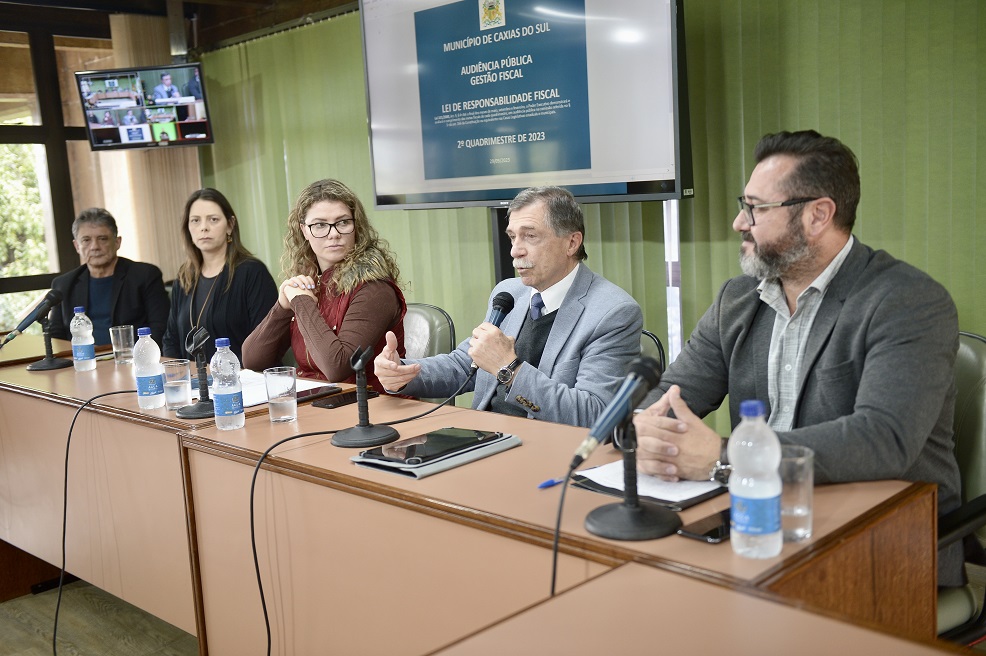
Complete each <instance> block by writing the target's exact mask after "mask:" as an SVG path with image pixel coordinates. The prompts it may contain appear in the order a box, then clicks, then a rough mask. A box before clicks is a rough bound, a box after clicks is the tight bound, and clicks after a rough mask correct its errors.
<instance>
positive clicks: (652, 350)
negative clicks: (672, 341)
mask: <svg viewBox="0 0 986 656" xmlns="http://www.w3.org/2000/svg"><path fill="white" fill-rule="evenodd" d="M640 355H646V356H647V357H649V358H654V359H655V360H657V362H658V363H659V364H660V365H661V373H664V369H665V368H666V367H667V361H666V360H665V357H664V344H662V343H661V340H660V338H658V336H657V335H655V334H654V333H652V332H651V331H649V330H642V331H640Z"/></svg>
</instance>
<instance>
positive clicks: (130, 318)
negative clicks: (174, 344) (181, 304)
mask: <svg viewBox="0 0 986 656" xmlns="http://www.w3.org/2000/svg"><path fill="white" fill-rule="evenodd" d="M51 288H52V289H57V290H59V291H60V292H62V294H63V295H64V298H63V299H62V303H61V305H60V306H59V307H57V308H55V309H54V310H52V312H51V315H50V321H51V325H50V326H49V330H50V332H51V336H52V337H56V338H58V339H72V333H71V332H69V324H70V323H71V321H72V317H74V316H75V307H76V306H77V305H82V306H84V307H89V267H87V266H86V265H82V266H80V267H79V268H77V269H73V270H72V271H69V272H68V273H65V274H62V275H60V276H58V277H57V278H55V280H54V281H53V282H52V283H51ZM168 303H169V302H168V292H167V291H165V289H164V281H163V279H162V276H161V269H159V268H157V267H156V266H154V265H153V264H147V263H146V262H134V261H133V260H128V259H127V258H125V257H121V258H118V259H117V261H116V268H115V269H114V270H113V299H112V302H111V307H112V308H113V321H112V323H111V325H113V326H126V325H131V326H133V327H134V332H135V333H136V330H137V329H138V328H141V327H143V326H147V327H148V328H150V329H151V336H152V337H153V338H154V341H156V342H157V343H158V344H161V343H162V340H163V339H164V329H165V327H166V326H167V325H168Z"/></svg>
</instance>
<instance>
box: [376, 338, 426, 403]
mask: <svg viewBox="0 0 986 656" xmlns="http://www.w3.org/2000/svg"><path fill="white" fill-rule="evenodd" d="M373 373H374V374H376V376H377V378H378V379H379V380H380V384H381V385H383V388H384V389H385V390H386V391H388V392H399V391H400V390H401V389H402V388H403V387H404V386H405V385H407V384H408V383H410V382H411V381H412V380H414V379H415V377H416V376H417V375H418V374H419V373H421V365H420V364H401V358H400V355H398V353H397V335H395V334H394V333H393V332H392V331H390V330H388V331H387V345H386V346H384V347H383V350H382V351H380V354H379V355H377V357H375V358H374V359H373Z"/></svg>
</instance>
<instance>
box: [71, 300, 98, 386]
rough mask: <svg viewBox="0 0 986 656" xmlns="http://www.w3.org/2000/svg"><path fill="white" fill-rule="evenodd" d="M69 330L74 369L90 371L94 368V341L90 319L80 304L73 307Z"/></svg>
mask: <svg viewBox="0 0 986 656" xmlns="http://www.w3.org/2000/svg"><path fill="white" fill-rule="evenodd" d="M69 331H71V333H72V363H73V364H74V365H75V370H76V371H92V370H93V369H95V368H96V345H95V344H96V342H95V340H93V338H92V321H90V320H89V317H87V316H86V309H85V308H84V307H82V306H81V305H78V306H76V308H75V316H74V317H72V322H71V323H70V324H69Z"/></svg>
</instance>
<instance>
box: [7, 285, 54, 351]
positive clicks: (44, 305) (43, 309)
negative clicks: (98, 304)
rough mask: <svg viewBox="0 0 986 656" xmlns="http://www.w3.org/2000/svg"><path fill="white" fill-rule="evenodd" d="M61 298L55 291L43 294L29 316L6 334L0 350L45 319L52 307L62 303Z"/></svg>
mask: <svg viewBox="0 0 986 656" xmlns="http://www.w3.org/2000/svg"><path fill="white" fill-rule="evenodd" d="M62 297H63V294H62V292H61V291H59V290H57V289H50V290H48V293H47V294H45V296H44V298H43V299H41V302H40V303H38V304H37V305H36V306H35V308H34V309H33V310H31V312H30V314H28V315H27V316H26V317H24V320H23V321H21V322H20V323H19V324H17V327H16V328H14V329H13V330H11V331H10V332H9V333H7V336H6V337H5V338H4V340H3V343H2V344H0V348H3V347H4V346H6V345H7V342H9V341H11V340H12V339H14V338H15V337H17V336H18V335H20V334H21V333H23V332H24V331H25V330H27V329H28V327H29V326H30V325H31V324H32V323H34V322H35V321H40V320H41V319H44V318H47V316H48V313H49V312H51V309H52V308H53V307H57V306H58V304H59V303H61V302H62Z"/></svg>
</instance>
